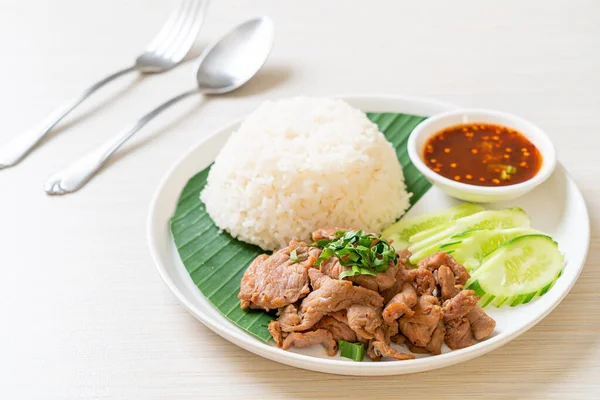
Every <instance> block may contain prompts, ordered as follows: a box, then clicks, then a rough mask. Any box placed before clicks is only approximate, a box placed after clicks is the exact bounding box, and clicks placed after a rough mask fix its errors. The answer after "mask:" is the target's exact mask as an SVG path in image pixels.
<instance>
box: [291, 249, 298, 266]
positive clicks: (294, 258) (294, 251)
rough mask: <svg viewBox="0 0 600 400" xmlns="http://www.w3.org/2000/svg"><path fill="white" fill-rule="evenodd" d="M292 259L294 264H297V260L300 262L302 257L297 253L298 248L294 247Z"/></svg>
mask: <svg viewBox="0 0 600 400" xmlns="http://www.w3.org/2000/svg"><path fill="white" fill-rule="evenodd" d="M290 260H291V261H292V262H293V263H294V264H296V263H297V262H300V259H299V258H298V254H296V249H294V250H292V251H291V252H290Z"/></svg>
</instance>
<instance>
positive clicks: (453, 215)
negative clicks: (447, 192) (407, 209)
mask: <svg viewBox="0 0 600 400" xmlns="http://www.w3.org/2000/svg"><path fill="white" fill-rule="evenodd" d="M480 211H483V207H482V206H480V205H478V204H471V203H464V204H461V205H459V206H456V207H452V208H449V209H446V210H443V211H440V212H435V213H429V214H422V215H419V216H418V217H415V218H408V219H401V220H400V221H398V222H396V223H395V224H393V225H390V226H389V227H388V228H386V229H385V230H384V231H383V237H384V238H385V239H387V240H393V241H394V243H393V245H394V248H395V249H396V250H403V249H405V248H407V247H408V245H409V239H410V238H411V237H412V236H413V235H415V234H419V233H424V232H427V235H431V234H433V233H436V232H439V231H440V230H442V229H444V228H447V227H448V226H449V225H450V224H449V223H450V222H452V221H455V220H457V219H459V218H462V217H466V216H467V215H471V214H475V213H477V212H480Z"/></svg>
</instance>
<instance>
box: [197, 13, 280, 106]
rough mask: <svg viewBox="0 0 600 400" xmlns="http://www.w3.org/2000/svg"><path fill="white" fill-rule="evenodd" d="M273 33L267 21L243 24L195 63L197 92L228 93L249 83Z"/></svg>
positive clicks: (261, 18)
mask: <svg viewBox="0 0 600 400" xmlns="http://www.w3.org/2000/svg"><path fill="white" fill-rule="evenodd" d="M274 36H275V30H274V27H273V22H272V21H271V19H270V18H268V17H260V18H255V19H252V20H250V21H247V22H244V23H243V24H241V25H239V26H238V27H237V28H235V29H233V30H232V31H231V32H229V33H228V34H226V35H225V36H224V37H223V38H221V40H219V41H218V42H217V43H215V44H213V45H212V46H211V47H209V48H208V49H206V51H205V52H204V53H203V54H202V55H201V56H200V57H199V59H198V67H197V70H196V80H197V81H198V88H199V89H200V90H201V91H202V92H203V93H207V94H222V93H228V92H231V91H233V90H235V89H237V88H239V87H240V86H242V85H243V84H245V83H246V82H248V81H249V80H250V78H252V77H253V76H254V75H255V74H256V73H257V72H258V71H259V70H260V68H261V67H262V66H263V65H264V63H265V62H266V61H267V58H268V56H269V53H270V52H271V48H272V47H273V38H274Z"/></svg>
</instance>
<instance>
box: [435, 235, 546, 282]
mask: <svg viewBox="0 0 600 400" xmlns="http://www.w3.org/2000/svg"><path fill="white" fill-rule="evenodd" d="M539 233H541V232H539V231H536V230H535V229H531V228H511V229H478V230H472V231H466V232H462V233H459V234H457V235H454V236H452V237H450V239H448V240H447V241H446V242H444V243H443V244H442V245H440V246H439V247H438V250H437V251H445V252H449V251H452V257H454V259H455V260H456V261H457V262H458V263H460V264H462V265H464V266H465V267H466V268H467V270H468V271H469V272H471V273H472V272H473V271H475V270H476V269H477V268H479V266H480V265H481V260H483V258H484V257H485V256H487V255H488V254H490V253H491V252H492V251H494V250H496V249H497V248H498V247H500V246H501V245H502V244H503V243H505V242H507V241H509V240H511V239H514V238H516V237H519V236H524V235H534V234H539Z"/></svg>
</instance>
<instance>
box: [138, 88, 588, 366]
mask: <svg viewBox="0 0 600 400" xmlns="http://www.w3.org/2000/svg"><path fill="white" fill-rule="evenodd" d="M341 98H343V99H345V100H347V101H348V102H349V103H350V104H352V105H353V106H354V107H357V108H359V109H361V110H363V111H365V112H368V111H372V112H398V113H410V114H416V115H423V116H429V115H433V114H436V113H439V112H444V111H448V110H450V109H452V108H454V106H452V105H448V104H443V103H439V102H433V101H426V100H417V99H408V98H402V97H384V96H353V97H344V96H341ZM238 125H239V121H238V122H236V123H234V124H230V125H228V126H226V127H224V128H222V129H219V130H217V131H216V132H214V133H213V134H211V135H210V136H208V137H207V138H206V139H204V140H202V141H201V142H200V143H198V145H196V146H195V147H194V148H192V149H191V150H190V151H189V152H188V153H187V154H186V155H185V156H183V157H182V158H181V159H180V160H179V161H178V162H177V163H175V166H174V167H173V168H171V170H170V171H169V172H168V173H167V175H166V176H165V178H164V179H163V181H162V183H161V185H160V187H159V188H158V191H157V192H156V195H155V197H154V200H153V202H152V205H151V207H150V214H149V218H148V239H149V244H150V250H151V252H152V255H153V257H154V260H155V262H156V265H157V267H158V271H159V272H160V275H161V276H162V278H163V279H164V281H165V283H166V284H167V286H168V287H169V289H171V291H172V292H173V293H174V294H175V296H177V298H178V299H179V300H180V301H181V303H182V304H183V305H184V307H185V308H187V310H188V311H189V312H190V313H192V314H193V315H194V316H195V317H196V318H198V319H199V320H200V321H201V322H202V323H204V324H205V325H206V326H208V327H209V328H210V329H212V330H213V331H214V332H216V333H217V334H219V335H221V336H222V337H223V338H225V339H227V340H229V341H230V342H232V343H234V344H236V345H238V346H240V347H242V348H244V349H246V350H248V351H251V352H253V353H255V354H258V355H260V356H262V357H265V358H268V359H271V360H274V361H277V362H280V363H283V364H287V365H292V366H295V367H299V368H305V369H310V370H314V371H321V372H328V373H334V374H346V375H393V374H404V373H412V372H418V371H425V370H431V369H435V368H441V367H445V366H448V365H452V364H456V363H459V362H462V361H466V360H469V359H472V358H474V357H477V356H480V355H482V354H485V353H487V352H490V351H492V350H494V349H497V348H498V347H500V346H502V345H503V344H505V343H508V342H509V341H511V340H513V339H514V338H516V337H517V336H519V335H520V334H521V333H523V332H525V331H526V330H527V329H529V328H531V327H532V326H534V325H535V324H537V323H538V322H539V321H540V320H541V319H542V318H544V317H545V316H546V315H548V313H550V311H552V309H554V307H556V306H557V305H558V303H560V301H561V300H562V299H563V297H564V296H565V295H566V294H567V293H568V292H569V290H570V289H571V287H572V286H573V284H574V283H575V281H576V280H577V277H578V276H579V273H580V272H581V269H582V268H583V265H584V263H585V258H586V255H587V252H588V247H589V242H590V228H589V217H588V213H587V209H586V206H585V203H584V201H583V197H582V196H581V193H580V192H579V190H578V189H577V186H576V185H575V183H574V182H573V180H572V179H571V178H570V177H569V175H568V174H567V172H566V171H565V169H564V168H563V167H562V166H561V165H559V166H558V168H557V169H556V172H555V173H554V175H553V176H552V177H551V178H550V179H549V180H548V181H546V182H545V183H544V184H543V185H541V186H539V187H538V188H536V189H535V190H533V191H532V192H530V193H529V194H527V195H526V196H524V197H521V198H519V199H516V200H513V201H511V202H509V203H506V204H500V203H499V204H494V205H493V206H492V208H504V207H513V206H518V207H522V208H523V209H525V211H527V213H528V214H529V215H530V216H531V219H532V225H533V227H534V228H537V229H539V230H542V231H544V232H546V233H548V234H550V235H551V236H552V237H553V238H554V239H555V240H556V241H557V242H558V243H559V247H560V249H561V251H562V252H563V253H564V254H565V260H566V266H565V270H564V273H563V275H562V276H561V277H560V278H559V279H558V281H557V283H556V285H555V286H554V287H553V288H552V289H551V290H550V291H548V293H546V294H545V295H544V296H543V297H541V298H539V299H537V300H535V301H532V302H531V303H529V304H525V305H520V306H518V307H514V308H511V307H502V308H499V309H497V308H495V307H493V306H492V307H487V308H486V311H487V312H488V313H489V315H490V316H492V317H493V318H494V319H495V320H496V321H497V325H496V329H495V330H494V332H493V334H492V336H491V337H489V338H487V339H486V340H484V341H482V342H479V343H477V344H475V345H474V346H471V347H468V348H466V349H462V350H455V351H450V350H449V349H447V348H445V351H444V353H443V354H441V355H438V356H429V355H417V357H418V358H416V359H415V360H408V361H383V362H369V361H365V362H354V361H351V360H348V359H344V358H341V357H339V356H336V357H328V356H327V355H325V353H324V351H323V349H322V348H321V346H313V347H312V348H308V349H294V350H293V351H285V350H281V349H278V348H277V347H275V345H274V343H272V342H271V343H268V344H265V343H263V342H261V341H260V340H258V339H256V338H254V337H253V336H251V335H249V334H248V333H246V332H244V331H242V330H241V329H239V328H238V327H236V326H235V325H234V324H232V323H231V322H229V321H228V320H227V319H226V318H225V317H223V316H222V315H221V314H220V313H219V311H217V310H216V309H215V308H214V307H213V306H212V304H211V303H210V302H209V301H207V300H206V299H205V298H204V296H203V295H202V293H201V292H200V291H199V290H198V289H197V287H196V286H195V285H194V283H193V282H192V280H191V278H190V277H189V275H188V273H187V271H186V269H185V267H184V266H183V264H182V262H181V260H180V259H179V255H178V253H177V249H176V248H175V245H174V243H173V239H172V237H171V233H170V230H169V218H170V217H171V216H172V214H173V212H174V211H175V206H176V204H177V199H178V198H179V194H180V193H181V190H182V189H183V187H184V186H185V184H186V183H187V181H188V180H189V179H190V178H191V177H192V176H194V175H195V174H196V173H197V172H199V171H201V170H202V169H204V168H206V167H207V166H208V165H209V164H210V163H211V162H212V161H213V160H214V159H215V157H216V155H217V154H218V152H219V150H220V149H221V147H222V146H223V145H224V144H225V141H226V140H227V138H228V137H229V135H230V134H231V133H232V132H233V131H234V130H235V129H236V128H237V126H238ZM456 203H457V202H456V200H453V199H451V198H449V197H447V196H446V195H444V194H443V193H441V191H439V190H437V189H436V188H435V187H434V188H432V189H431V190H429V191H428V192H427V194H426V195H425V196H423V198H421V199H420V200H419V202H418V203H417V204H416V205H415V206H414V207H413V208H412V209H411V210H410V212H409V213H408V214H407V216H408V217H410V216H411V215H417V214H420V213H423V212H426V211H433V210H436V209H440V208H446V207H449V206H452V205H454V204H456Z"/></svg>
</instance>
